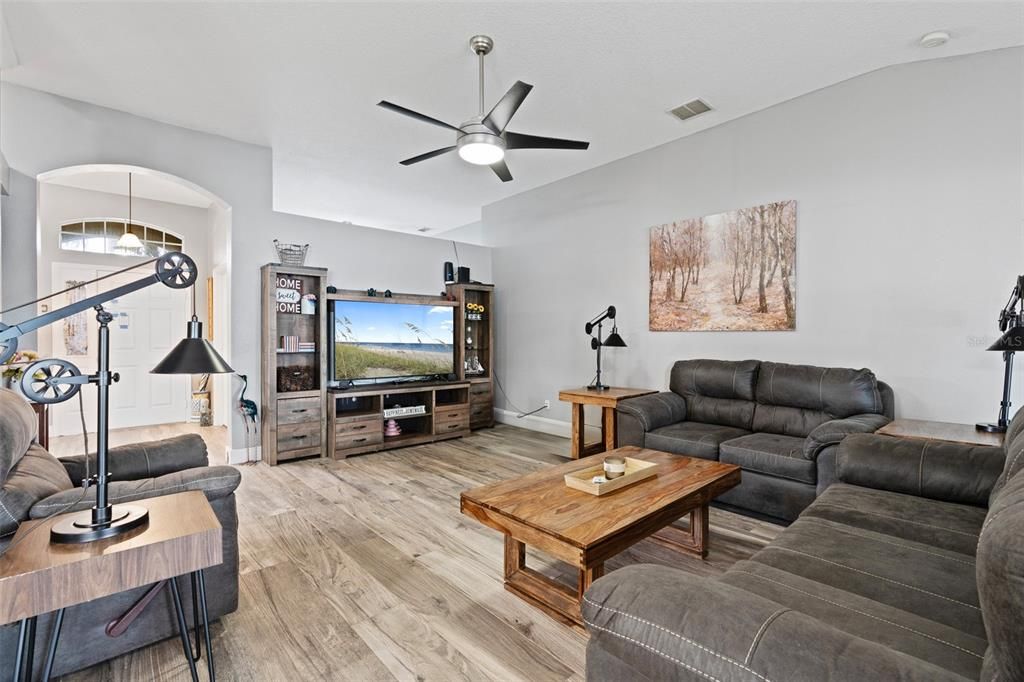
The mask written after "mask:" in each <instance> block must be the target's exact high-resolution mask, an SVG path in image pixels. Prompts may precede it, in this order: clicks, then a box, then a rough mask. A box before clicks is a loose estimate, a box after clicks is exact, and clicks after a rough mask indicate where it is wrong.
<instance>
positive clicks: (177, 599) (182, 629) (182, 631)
mask: <svg viewBox="0 0 1024 682" xmlns="http://www.w3.org/2000/svg"><path fill="white" fill-rule="evenodd" d="M167 584H168V586H170V588H171V600H172V601H173V602H174V615H175V616H177V618H178V634H179V635H180V636H181V647H182V651H184V652H185V660H186V661H188V670H189V672H190V673H192V682H199V673H198V672H197V671H196V659H194V658H193V657H192V644H191V642H189V639H188V625H187V624H186V623H185V611H184V609H182V608H181V593H180V592H179V591H178V580H177V579H176V578H171V579H170V580H168V581H167Z"/></svg>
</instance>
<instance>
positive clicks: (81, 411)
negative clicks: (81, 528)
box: [0, 391, 92, 556]
mask: <svg viewBox="0 0 1024 682" xmlns="http://www.w3.org/2000/svg"><path fill="white" fill-rule="evenodd" d="M78 417H79V419H80V420H81V422H82V440H83V441H84V443H85V478H84V479H83V480H82V494H81V495H80V496H79V497H78V499H77V500H73V501H71V502H68V503H67V504H66V505H64V506H63V507H61V508H60V509H58V510H57V511H55V512H53V513H52V514H49V515H48V516H45V517H43V518H42V519H39V520H38V521H36V523H35V525H34V526H32V527H31V528H29V529H28V530H27V531H25V534H24V535H22V536H21V537H20V538H18V539H17V540H15V541H14V542H12V543H11V544H9V545H7V546H6V547H4V548H3V549H0V556H3V555H4V554H7V553H8V552H10V551H11V550H12V549H14V548H15V547H17V546H18V545H20V544H21V543H22V542H24V541H25V538H27V537H28V536H30V535H32V533H34V532H35V531H36V530H37V529H39V528H40V527H41V526H43V525H45V524H46V522H47V521H49V520H50V519H52V518H53V517H54V516H57V515H59V514H63V513H64V512H66V511H67V510H69V509H71V508H72V507H74V506H76V505H78V504H80V503H81V502H82V500H84V499H85V496H86V495H88V494H89V483H90V481H91V479H92V476H91V475H90V474H89V471H90V468H89V432H88V430H87V429H86V426H85V405H84V404H83V403H82V392H81V391H79V392H78ZM14 532H15V533H17V532H18V531H17V529H15V530H14Z"/></svg>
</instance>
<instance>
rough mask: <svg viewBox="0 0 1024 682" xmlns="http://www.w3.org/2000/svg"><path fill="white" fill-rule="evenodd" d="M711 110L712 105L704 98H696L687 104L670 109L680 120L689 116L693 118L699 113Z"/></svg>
mask: <svg viewBox="0 0 1024 682" xmlns="http://www.w3.org/2000/svg"><path fill="white" fill-rule="evenodd" d="M709 111H711V106H710V105H709V104H708V103H707V102H705V101H704V100H702V99H695V100H693V101H692V102H687V103H686V104H680V105H679V106H678V107H676V108H675V109H673V110H672V111H670V112H669V113H670V114H672V115H673V116H675V117H676V118H678V119H679V120H680V121H685V120H686V119H688V118H693V117H694V116H697V115H699V114H704V113H707V112H709Z"/></svg>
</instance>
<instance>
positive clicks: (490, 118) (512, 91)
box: [483, 81, 533, 135]
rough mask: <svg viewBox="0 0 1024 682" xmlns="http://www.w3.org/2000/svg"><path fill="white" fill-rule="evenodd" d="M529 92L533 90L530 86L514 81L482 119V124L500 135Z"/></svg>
mask: <svg viewBox="0 0 1024 682" xmlns="http://www.w3.org/2000/svg"><path fill="white" fill-rule="evenodd" d="M530 90H533V86H532V85H530V84H528V83H524V82H523V81H516V82H515V84H514V85H513V86H512V87H511V88H509V89H508V92H506V93H505V94H504V95H502V97H501V99H499V100H498V103H497V104H495V105H494V108H493V109H491V112H490V113H489V114H487V116H485V117H484V120H483V124H484V125H485V126H487V127H488V128H490V129H491V130H493V131H494V132H496V133H498V134H499V135H500V134H501V133H502V132H503V131H504V130H505V126H507V125H508V122H509V121H511V120H512V117H513V116H514V115H515V113H516V111H517V110H518V109H519V107H520V106H522V104H523V100H524V99H526V96H527V95H529V94H530Z"/></svg>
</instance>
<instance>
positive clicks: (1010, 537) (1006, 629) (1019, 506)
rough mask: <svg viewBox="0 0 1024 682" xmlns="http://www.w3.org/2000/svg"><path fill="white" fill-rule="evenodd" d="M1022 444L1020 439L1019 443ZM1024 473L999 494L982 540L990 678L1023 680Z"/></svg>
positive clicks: (980, 557)
mask: <svg viewBox="0 0 1024 682" xmlns="http://www.w3.org/2000/svg"><path fill="white" fill-rule="evenodd" d="M1018 440H1019V439H1018ZM1022 538H1024V474H1018V475H1016V476H1012V477H1011V478H1010V480H1009V482H1008V483H1007V484H1006V485H1005V486H1004V487H1003V489H1002V490H1001V491H1000V493H999V495H998V496H996V498H995V500H994V502H993V504H992V507H991V509H990V510H989V513H988V517H987V518H986V519H985V526H984V528H983V529H982V531H981V537H980V538H979V540H978V557H977V560H978V591H979V596H980V599H981V604H982V606H983V608H984V609H985V627H986V629H987V630H988V639H989V646H990V649H989V658H990V660H989V661H988V662H987V663H988V665H987V666H986V668H990V669H992V670H991V671H990V672H991V675H992V676H991V679H992V680H996V679H999V680H1022V679H1024V627H1022V625H1021V620H1022V618H1024V615H1022V614H1024V541H1022Z"/></svg>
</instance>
